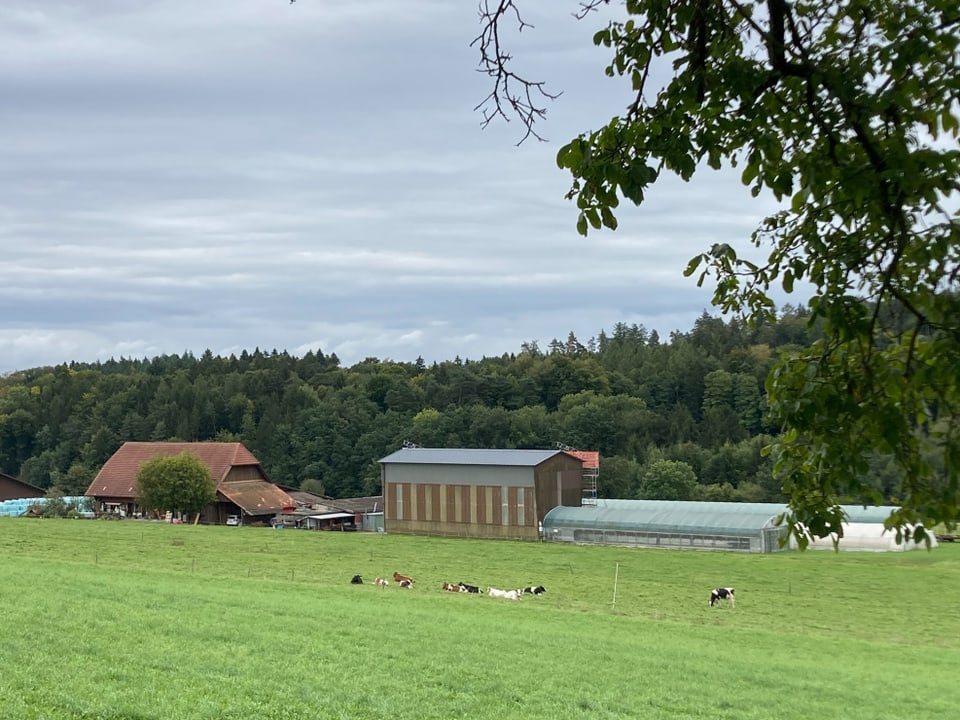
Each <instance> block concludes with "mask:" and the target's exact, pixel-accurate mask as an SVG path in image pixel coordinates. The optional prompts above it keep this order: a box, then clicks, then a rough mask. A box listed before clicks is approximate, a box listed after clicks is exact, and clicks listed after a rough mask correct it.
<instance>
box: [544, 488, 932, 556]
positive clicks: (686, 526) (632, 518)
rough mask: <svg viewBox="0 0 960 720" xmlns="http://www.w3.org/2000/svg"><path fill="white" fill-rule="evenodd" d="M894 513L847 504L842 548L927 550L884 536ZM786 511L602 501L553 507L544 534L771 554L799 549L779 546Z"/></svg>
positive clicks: (825, 544) (826, 544)
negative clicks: (781, 523) (780, 523)
mask: <svg viewBox="0 0 960 720" xmlns="http://www.w3.org/2000/svg"><path fill="white" fill-rule="evenodd" d="M894 509H895V508H893V507H867V508H863V507H859V506H844V507H843V510H844V512H845V513H846V515H847V518H848V522H847V523H846V524H845V527H844V538H843V539H842V540H841V541H840V549H841V550H906V549H911V548H914V547H923V545H922V544H921V545H919V546H918V545H917V544H916V543H901V544H898V543H897V542H896V537H895V535H894V533H890V532H884V527H883V521H884V519H885V518H887V517H888V516H889V515H890V513H891V512H892V511H893V510H894ZM786 511H787V506H786V505H781V504H777V503H730V502H681V501H670V500H604V499H599V500H597V503H596V505H595V506H586V505H584V506H583V507H578V508H572V507H557V508H554V509H552V510H551V511H550V512H548V513H547V515H546V517H545V518H544V520H543V530H544V538H545V539H546V540H548V541H552V542H571V543H581V544H600V545H625V546H637V547H656V548H677V549H683V548H685V549H699V550H734V551H739V552H752V553H772V552H778V551H780V550H783V549H788V548H789V549H794V548H795V547H796V545H795V544H794V543H791V544H790V545H789V546H788V548H783V547H781V545H780V539H781V538H782V537H783V536H784V535H785V532H786V530H785V528H782V527H780V526H778V525H777V519H778V518H779V516H780V515H781V514H783V513H784V512H786ZM810 547H812V548H815V549H819V548H830V549H833V543H832V542H831V541H830V540H829V539H828V540H825V541H818V542H816V543H812V544H811V546H810Z"/></svg>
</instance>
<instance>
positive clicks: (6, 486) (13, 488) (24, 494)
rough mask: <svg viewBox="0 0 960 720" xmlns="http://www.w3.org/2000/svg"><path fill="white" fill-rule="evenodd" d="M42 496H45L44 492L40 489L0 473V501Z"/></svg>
mask: <svg viewBox="0 0 960 720" xmlns="http://www.w3.org/2000/svg"><path fill="white" fill-rule="evenodd" d="M44 495H46V492H45V491H43V490H41V489H40V488H38V487H34V486H33V485H31V484H30V483H25V482H23V481H22V480H17V478H15V477H13V476H12V475H7V474H6V473H2V472H0V501H3V500H21V499H23V498H40V497H43V496H44Z"/></svg>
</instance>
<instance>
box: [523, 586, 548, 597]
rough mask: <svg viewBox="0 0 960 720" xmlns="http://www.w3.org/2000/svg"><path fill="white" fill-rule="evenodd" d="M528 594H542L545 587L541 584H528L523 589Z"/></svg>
mask: <svg viewBox="0 0 960 720" xmlns="http://www.w3.org/2000/svg"><path fill="white" fill-rule="evenodd" d="M523 591H524V592H525V593H527V594H528V595H543V594H544V593H545V592H546V591H547V589H546V588H545V587H544V586H543V585H530V586H529V587H525V588H524V589H523Z"/></svg>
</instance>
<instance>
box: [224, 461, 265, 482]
mask: <svg viewBox="0 0 960 720" xmlns="http://www.w3.org/2000/svg"><path fill="white" fill-rule="evenodd" d="M266 479H267V476H266V475H265V474H264V472H263V470H262V469H261V468H260V466H259V465H238V466H235V467H232V468H230V470H229V471H228V472H227V477H226V478H224V482H236V481H238V480H266Z"/></svg>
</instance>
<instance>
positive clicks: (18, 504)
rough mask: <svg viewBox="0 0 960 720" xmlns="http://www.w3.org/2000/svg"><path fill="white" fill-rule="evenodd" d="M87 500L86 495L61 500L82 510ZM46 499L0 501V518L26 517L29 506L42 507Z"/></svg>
mask: <svg viewBox="0 0 960 720" xmlns="http://www.w3.org/2000/svg"><path fill="white" fill-rule="evenodd" d="M88 500H89V498H88V497H87V496H86V495H71V496H67V497H64V498H63V501H64V502H65V503H66V504H67V505H73V506H74V507H76V508H83V507H84V506H85V504H86V503H87V501H88ZM46 502H47V499H46V498H20V499H17V500H0V517H20V516H21V515H26V513H27V510H29V509H30V506H31V505H43V504H44V503H46Z"/></svg>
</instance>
